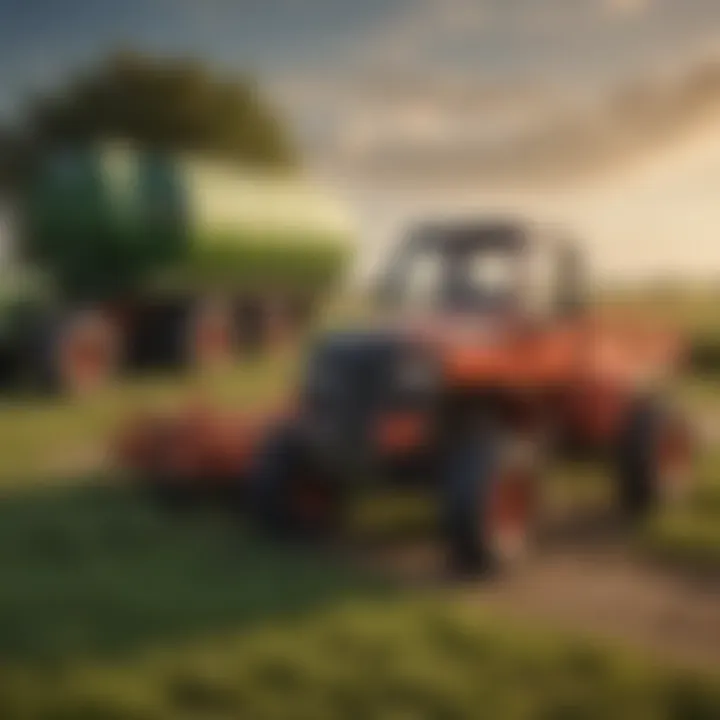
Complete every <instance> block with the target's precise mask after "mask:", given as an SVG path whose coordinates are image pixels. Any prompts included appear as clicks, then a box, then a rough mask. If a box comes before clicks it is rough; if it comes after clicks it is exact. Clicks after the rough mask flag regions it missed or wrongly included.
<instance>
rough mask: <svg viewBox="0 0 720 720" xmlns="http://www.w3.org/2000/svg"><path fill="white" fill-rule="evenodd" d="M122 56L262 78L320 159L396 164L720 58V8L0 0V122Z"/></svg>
mask: <svg viewBox="0 0 720 720" xmlns="http://www.w3.org/2000/svg"><path fill="white" fill-rule="evenodd" d="M117 47H131V48H139V49H144V50H148V51H151V52H157V53H167V54H191V55H195V56H200V57H203V58H205V59H206V60H208V61H209V62H210V63H212V64H214V65H216V66H218V67H219V68H220V69H224V70H228V71H234V70H241V71H246V70H251V71H253V72H255V73H256V74H258V75H259V76H260V77H261V79H262V80H263V82H264V84H265V86H266V88H267V89H268V92H269V93H270V94H271V96H272V98H273V99H274V100H275V102H276V103H277V104H278V105H279V106H280V107H281V108H282V110H283V111H284V112H286V113H287V115H288V117H289V118H290V119H291V120H292V122H293V124H294V126H295V128H296V130H297V132H298V134H299V136H300V137H301V138H302V141H303V143H304V144H305V146H306V147H307V148H308V152H309V153H310V155H311V156H312V155H313V153H315V154H316V155H318V156H323V155H324V156H328V157H330V158H333V159H335V160H345V161H349V162H350V163H353V164H356V163H357V162H358V158H365V159H367V158H368V157H370V158H373V157H383V158H386V159H387V158H391V159H392V158H393V157H394V156H393V152H398V153H399V156H398V159H397V163H398V164H401V160H400V156H402V158H405V156H406V155H407V152H406V151H407V150H408V148H409V149H410V151H414V150H417V149H418V148H420V149H424V150H425V151H428V150H432V149H433V148H440V150H439V151H438V152H440V153H441V154H442V155H443V157H451V156H452V152H449V151H448V148H447V147H446V146H445V144H446V143H447V141H448V140H449V138H452V139H453V141H454V143H455V153H456V154H458V153H460V154H465V155H467V152H465V151H467V150H468V149H471V148H473V147H474V146H475V145H474V144H477V143H481V144H482V142H485V143H487V142H491V143H493V144H494V145H495V146H496V145H497V144H498V143H501V142H502V140H503V138H508V139H509V140H511V141H513V142H515V144H516V145H517V142H516V138H517V137H518V136H521V137H524V136H525V135H528V134H530V135H531V134H532V132H536V133H538V132H539V133H540V135H541V136H542V133H543V132H546V131H545V130H543V123H545V124H552V123H551V120H550V118H551V117H555V116H557V115H558V114H559V111H560V110H559V109H560V108H563V107H564V104H566V103H568V102H570V101H569V100H568V98H572V101H573V102H575V101H577V99H578V98H581V99H582V98H584V99H585V100H588V99H589V100H590V101H593V102H594V101H597V98H604V97H605V95H606V94H607V93H608V92H609V90H608V88H614V87H616V86H619V85H622V84H626V83H630V82H633V83H637V82H640V83H643V82H646V81H647V79H648V78H652V77H655V76H660V75H663V74H668V73H673V72H679V71H681V70H683V69H684V68H686V67H692V66H693V65H694V64H696V63H699V62H704V61H705V60H707V59H708V58H712V57H716V56H717V57H720V2H718V0H362V1H359V0H123V1H122V2H120V1H118V0H0V112H2V113H5V114H10V115H12V113H13V112H14V111H15V110H16V109H17V108H18V107H21V105H22V101H23V98H24V97H26V96H27V94H28V93H31V92H36V91H38V90H44V89H46V88H49V87H52V86H53V85H54V84H56V83H59V82H62V79H63V77H64V76H65V75H66V74H67V73H68V72H70V71H72V69H74V68H76V67H79V66H82V65H85V64H87V63H91V62H93V61H94V60H96V59H97V58H99V57H101V56H102V55H103V54H105V53H107V52H109V51H111V50H112V49H115V48H117ZM719 85H720V83H719ZM719 96H720V93H719ZM555 120H557V118H555ZM530 126H532V127H530ZM541 140H542V141H543V142H545V141H546V140H547V138H546V137H544V136H542V137H541ZM444 143H445V144H444ZM546 144H547V143H546ZM403 153H405V154H403ZM483 158H484V161H485V162H487V158H485V156H483ZM448 162H449V163H450V164H451V165H453V166H454V164H456V163H455V160H453V159H452V158H451V159H450V160H448ZM498 162H499V161H498ZM502 163H505V160H502ZM496 164H497V163H496Z"/></svg>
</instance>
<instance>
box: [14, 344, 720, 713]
mask: <svg viewBox="0 0 720 720" xmlns="http://www.w3.org/2000/svg"><path fill="white" fill-rule="evenodd" d="M296 359H297V358H296V355H295V353H294V352H288V353H287V354H286V355H284V356H282V357H278V358H275V359H274V360H272V361H262V362H261V361H258V362H247V363H245V364H244V365H243V366H240V367H238V368H234V369H230V370H228V371H227V372H223V373H220V374H217V375H213V376H208V377H204V378H191V377H186V378H174V379H170V378H147V379H137V380H131V381H129V382H126V383H123V384H122V385H118V386H116V387H114V388H109V389H108V390H106V391H103V392H102V393H100V394H99V395H96V396H93V397H88V398H85V399H80V400H76V401H73V402H69V401H47V400H40V399H38V400H32V401H28V400H23V401H22V402H20V401H17V402H11V401H7V402H6V403H5V405H4V406H3V407H0V436H1V437H3V443H2V457H0V667H2V668H3V673H2V675H1V676H0V717H2V718H8V719H9V720H12V719H13V718H27V719H28V720H30V719H37V720H40V719H45V718H68V719H73V720H74V719H75V718H77V719H83V718H87V719H89V718H94V719H105V718H108V719H109V718H118V719H124V718H128V719H131V720H132V719H135V720H140V719H142V720H155V718H158V719H160V718H162V719H163V720H165V719H167V720H170V719H171V718H173V719H174V718H188V719H190V718H192V719H193V720H195V719H198V720H199V719H200V718H203V719H204V718H218V719H219V718H228V719H229V718H238V717H248V718H253V719H255V718H278V719H279V718H295V717H297V718H300V717H307V718H318V719H319V718H323V717H328V718H331V717H332V718H335V717H358V718H360V717H363V718H364V717H388V718H390V717H392V718H395V717H413V718H415V717H429V718H468V717H493V718H494V717H497V718H499V717H503V718H518V719H519V718H548V719H551V718H558V719H560V718H568V719H571V718H572V719H575V718H578V719H581V718H588V719H590V718H603V719H604V718H607V717H617V718H628V720H629V719H631V718H632V719H633V720H634V719H635V718H648V720H649V719H650V718H667V719H668V720H670V719H674V718H678V720H679V719H680V718H697V719H698V720H703V719H704V718H708V719H709V718H716V717H720V678H719V677H718V676H714V675H711V674H704V673H699V672H697V671H693V672H690V671H686V670H680V669H677V668H676V666H675V665H674V663H673V659H672V657H668V658H665V659H664V660H663V661H659V660H651V659H650V658H649V657H648V655H647V654H646V653H643V652H642V651H640V650H629V649H626V648H624V647H622V643H618V642H615V641H613V642H609V641H608V642H605V641H604V640H602V639H598V638H597V634H598V633H597V632H595V633H593V634H592V638H590V636H588V637H585V636H584V635H583V634H582V633H580V634H579V635H578V633H575V632H566V631H565V630H561V629H560V628H554V627H549V628H539V627H536V626H537V623H534V622H532V621H528V620H523V621H522V622H520V621H518V620H516V619H515V617H514V616H511V615H505V614H503V613H502V612H499V613H498V612H496V611H497V608H494V607H490V608H488V607H487V605H486V604H482V605H481V606H473V605H472V604H470V605H468V603H467V602H463V601H461V600H460V596H461V594H462V593H460V592H456V591H455V590H454V589H451V592H449V593H439V594H438V593H435V592H434V590H432V589H429V590H428V591H427V592H424V591H420V590H418V589H413V590H412V591H410V590H409V588H408V587H407V585H406V584H404V583H403V582H401V581H398V580H397V579H393V578H392V576H388V575H387V574H386V573H378V572H376V571H375V569H374V568H373V567H372V564H370V565H369V566H366V565H362V564H359V563H354V562H352V561H351V560H350V559H349V558H348V557H347V556H345V555H344V554H343V552H342V551H340V550H337V551H333V550H329V549H325V550H323V549H319V548H291V547H278V546H275V545H270V544H267V543H263V542H261V541H260V540H258V539H257V538H255V537H254V536H253V535H252V533H250V532H249V531H248V530H247V528H246V527H245V524H244V522H243V520H242V513H241V512H240V511H238V512H235V510H234V509H233V508H225V509H224V510H223V512H217V511H213V510H211V509H203V510H202V511H200V512H197V513H180V514H170V513H167V512H164V511H163V510H162V509H160V508H158V507H156V506H154V505H153V504H152V503H150V502H149V501H148V498H146V497H143V496H142V495H140V494H139V493H138V492H137V491H136V490H134V489H131V488H129V487H125V486H123V485H122V484H121V483H118V482H117V480H116V479H113V478H112V474H111V473H110V477H108V473H107V472H105V470H106V467H107V466H105V465H103V450H104V449H105V448H106V447H107V439H108V437H109V436H110V435H111V434H112V432H113V431H114V429H115V428H116V427H117V426H118V424H119V423H121V422H122V421H123V420H124V419H125V418H126V417H127V416H128V414H130V413H132V412H133V411H134V410H135V409H136V408H138V407H140V406H142V407H145V406H148V405H150V406H163V407H172V406H174V405H176V404H178V403H182V402H186V401H187V399H188V398H194V399H195V400H197V401H206V402H218V403H227V404H232V405H242V406H245V407H252V406H255V405H259V404H262V403H263V402H267V401H268V399H269V398H271V397H273V396H276V395H278V394H279V393H281V392H282V390H283V389H284V388H285V387H286V386H287V384H288V383H289V382H291V380H292V376H293V372H294V371H295V368H296ZM677 393H678V396H679V397H680V398H682V400H683V402H684V403H685V404H686V405H687V406H688V407H689V408H690V410H691V411H692V413H693V414H694V415H696V416H697V417H698V418H702V422H703V423H704V424H710V425H713V424H714V423H715V422H717V421H719V420H720V385H718V379H717V377H716V376H715V375H713V374H701V373H698V374H696V375H695V376H693V377H690V378H687V379H686V380H684V381H683V382H682V383H681V385H680V386H679V387H678V388H677ZM715 437H717V436H715ZM698 474H699V480H700V482H699V486H698V489H697V492H696V493H695V494H694V496H693V497H692V498H691V499H690V501H689V503H688V504H687V505H686V506H684V507H682V508H678V509H677V510H672V511H668V512H665V513H663V514H662V515H660V516H659V517H657V518H655V519H653V520H652V521H651V522H650V523H649V524H648V525H647V526H646V527H644V528H641V529H639V530H638V532H637V533H635V535H634V537H633V538H631V539H630V541H629V542H628V543H627V553H628V555H632V556H633V557H635V556H637V557H638V558H639V561H640V562H642V563H644V562H648V563H652V564H653V565H654V564H655V562H656V561H662V564H663V566H664V565H667V569H666V570H664V571H663V572H667V573H669V574H671V573H673V572H674V568H675V567H692V568H695V567H702V568H703V570H705V571H708V572H709V573H710V574H711V575H712V576H713V577H720V447H717V443H715V447H713V446H712V445H711V444H710V445H708V447H707V448H706V451H705V452H704V453H703V456H702V458H701V461H700V465H699V468H698ZM609 490H610V485H609V483H608V482H607V479H606V478H605V476H604V475H603V474H602V473H599V472H598V473H595V472H587V471H585V470H583V471H580V470H578V469H576V468H573V467H565V468H561V469H560V470H559V472H557V473H556V475H555V476H554V477H553V478H551V481H550V483H549V492H550V495H551V496H552V497H553V498H554V499H555V500H556V501H557V503H558V504H559V505H563V504H564V503H565V504H567V505H568V507H569V508H572V506H573V503H577V502H580V503H583V504H587V503H590V504H592V503H598V504H602V503H606V504H607V503H609V502H611V493H610V492H609ZM386 500H387V499H383V500H382V501H381V500H380V499H378V498H375V499H372V498H371V499H370V500H369V502H368V503H367V504H366V505H365V506H363V507H362V508H361V509H360V512H359V513H358V518H357V523H358V526H359V527H360V528H361V529H363V528H364V529H366V530H367V529H368V528H370V527H372V528H373V531H374V530H375V529H376V526H378V527H380V528H381V529H382V528H384V529H385V530H389V531H390V533H392V532H394V531H396V530H397V528H401V530H400V532H401V533H402V527H403V524H405V527H407V528H409V527H412V528H413V532H415V531H417V530H418V528H419V531H420V532H421V533H423V532H424V533H425V534H426V535H427V534H429V533H431V532H432V529H431V528H430V527H429V523H430V518H431V516H432V512H431V509H430V510H429V504H428V503H427V502H424V501H423V499H420V500H418V501H407V500H406V499H401V501H399V502H386ZM569 511H570V512H571V510H569ZM418 595H429V597H418ZM550 625H552V623H550ZM706 665H707V663H706ZM38 688H42V690H38ZM519 688H522V691H521V692H520V691H519Z"/></svg>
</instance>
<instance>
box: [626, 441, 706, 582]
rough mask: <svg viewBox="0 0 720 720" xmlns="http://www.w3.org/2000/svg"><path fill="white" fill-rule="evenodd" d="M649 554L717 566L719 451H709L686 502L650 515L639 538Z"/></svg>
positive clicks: (681, 561) (695, 563) (668, 559)
mask: <svg viewBox="0 0 720 720" xmlns="http://www.w3.org/2000/svg"><path fill="white" fill-rule="evenodd" d="M639 544H640V547H641V548H642V550H643V551H644V552H645V553H647V554H649V555H650V556H652V557H655V558H657V559H660V560H667V561H672V562H677V563H682V564H685V565H691V566H700V567H704V568H708V569H713V570H720V451H718V450H714V451H712V452H708V453H707V455H706V457H705V458H704V459H703V460H702V461H701V463H700V465H699V468H698V486H697V489H696V491H695V492H694V493H693V495H692V496H691V497H690V498H688V501H687V503H686V504H684V505H682V506H679V507H677V508H674V509H669V510H667V511H666V512H663V513H661V514H659V515H658V516H656V517H655V518H653V519H652V520H651V521H650V522H649V523H648V525H647V526H646V527H645V528H644V529H643V530H642V532H641V534H640V538H639Z"/></svg>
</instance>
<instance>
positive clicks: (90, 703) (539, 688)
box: [0, 601, 720, 720]
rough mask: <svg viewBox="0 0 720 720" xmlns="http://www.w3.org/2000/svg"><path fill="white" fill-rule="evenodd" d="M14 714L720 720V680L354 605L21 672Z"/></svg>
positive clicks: (422, 610) (10, 712)
mask: <svg viewBox="0 0 720 720" xmlns="http://www.w3.org/2000/svg"><path fill="white" fill-rule="evenodd" d="M39 688H42V691H41V692H39V691H38V689H39ZM0 715H2V717H5V718H9V719H15V718H24V719H25V720H31V719H33V720H44V719H49V718H54V719H57V718H72V719H73V720H82V719H89V718H93V719H95V718H103V719H110V718H118V719H120V718H122V719H123V720H155V719H157V720H160V719H162V720H171V719H173V720H176V719H186V720H190V719H191V718H192V719H200V718H214V719H220V718H222V719H225V718H227V719H228V720H230V719H231V718H253V720H263V719H265V718H267V719H268V720H270V719H271V718H272V719H278V720H281V719H282V720H293V719H294V718H297V719H298V720H299V719H300V718H307V719H308V720H323V718H358V719H360V718H427V719H428V720H432V719H435V718H437V719H438V720H452V719H454V718H458V719H461V718H503V719H504V720H515V719H517V720H524V719H527V720H530V719H535V718H538V719H546V720H555V719H557V720H563V719H567V720H595V719H597V720H607V718H617V719H618V720H624V719H625V720H642V719H645V720H651V719H652V720H705V719H707V720H710V719H711V718H717V717H718V716H719V715H720V682H719V681H718V677H717V676H714V675H707V676H698V675H696V674H693V675H690V674H689V673H685V672H682V671H679V670H674V669H668V668H663V667H659V666H657V665H655V664H654V663H653V662H651V661H650V660H648V659H647V658H638V657H634V656H629V655H627V654H625V653H624V652H621V651H619V650H617V649H614V648H610V647H605V646H602V645H599V644H598V643H597V642H596V641H592V642H590V641H585V640H583V639H578V638H569V637H566V636H559V635H555V634H550V633H540V632H537V631H535V630H533V629H528V628H526V627H519V626H514V625H510V624H508V622H507V621H505V620H503V619H502V618H497V617H493V616H489V615H487V614H485V613H484V612H482V611H479V610H478V609H477V608H473V607H470V606H468V605H462V604H461V603H459V602H456V601H455V602H453V601H445V602H429V601H414V602H412V601H400V602H391V603H387V602H385V603H382V604H379V603H363V604H359V603H353V604H351V605H348V606H345V607H343V608H339V609H336V610H335V611H333V612H330V613H326V614H325V615H323V616H313V617H311V618H306V619H305V620H303V621H301V622H299V623H293V624H288V623H285V624H280V625H276V626H274V627H264V628H259V629H257V630H255V631H253V632H251V633H240V634H233V635H230V636H225V637H223V638H220V639H216V640H215V641H206V642H203V643H201V644H188V645H186V646H184V647H180V646H176V647H173V648H168V649H166V650H164V651H157V652H151V653H148V654H146V655H145V656H144V657H142V658H140V659H136V660H135V661H134V662H132V663H131V664H123V663H118V664H112V665H101V666H98V665H90V664H87V663H78V664H77V665H76V666H73V667H71V668H65V669H64V670H62V671H59V672H58V671H55V672H52V671H46V672H44V673H43V672H39V671H29V672H28V671H23V670H17V671H14V672H13V671H12V670H10V669H8V671H7V672H6V673H5V675H4V676H3V679H2V681H0Z"/></svg>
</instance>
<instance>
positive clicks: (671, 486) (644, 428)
mask: <svg viewBox="0 0 720 720" xmlns="http://www.w3.org/2000/svg"><path fill="white" fill-rule="evenodd" d="M670 432H673V433H682V434H683V435H684V438H685V443H686V445H687V450H686V452H687V466H686V468H685V473H686V476H685V477H670V476H669V474H668V467H667V466H666V464H664V463H663V458H662V445H663V442H664V441H665V440H666V439H667V437H668V433H670ZM692 445H693V441H692V437H691V432H690V429H689V427H688V425H687V423H685V421H684V420H683V418H681V417H679V416H678V415H676V414H675V413H672V412H670V411H669V410H668V409H666V408H665V407H664V406H663V405H662V404H661V403H660V402H659V401H658V400H656V399H654V398H643V399H642V400H638V401H637V402H636V403H635V404H634V405H633V407H632V408H631V410H630V412H629V413H628V417H627V421H626V423H625V425H624V427H623V430H622V432H621V434H620V438H619V442H618V453H617V461H616V464H617V478H618V485H619V487H618V490H619V496H620V504H621V508H622V510H623V512H624V513H625V514H626V515H627V516H629V517H630V518H631V519H634V518H641V517H643V516H645V515H647V514H648V513H649V512H651V511H653V510H654V509H656V508H658V507H660V506H661V505H664V504H667V503H668V502H672V501H676V500H679V499H682V498H683V496H684V495H685V494H686V493H687V490H688V489H689V488H690V485H691V475H692V454H693V448H692ZM672 470H673V472H675V473H676V474H679V473H680V472H681V470H682V469H681V468H672Z"/></svg>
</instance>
